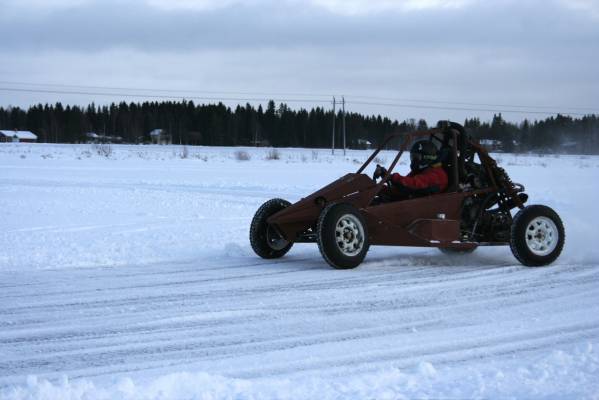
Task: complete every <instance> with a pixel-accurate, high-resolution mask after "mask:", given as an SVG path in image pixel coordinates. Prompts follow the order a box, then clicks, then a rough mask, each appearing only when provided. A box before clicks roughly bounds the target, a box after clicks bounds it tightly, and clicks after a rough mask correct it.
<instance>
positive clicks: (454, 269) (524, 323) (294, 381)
mask: <svg viewBox="0 0 599 400" xmlns="http://www.w3.org/2000/svg"><path fill="white" fill-rule="evenodd" d="M99 150H100V151H99ZM187 150H188V154H187V158H182V155H184V151H183V148H182V147H180V146H162V147H160V146H125V145H123V146H115V145H113V146H112V147H111V154H109V156H108V157H105V156H102V155H100V154H99V152H101V149H99V148H97V147H94V146H92V145H48V144H0V228H1V231H0V398H1V399H221V398H235V399H237V398H241V399H246V398H247V399H252V398H254V399H271V398H272V399H334V398H356V399H362V398H372V399H374V398H376V399H396V398H399V399H403V398H405V399H412V398H452V399H455V398H502V399H503V398H527V399H530V398H553V399H563V398H576V399H578V398H589V399H599V237H598V236H597V217H598V212H597V202H598V201H599V187H598V182H599V158H598V157H583V156H559V157H557V156H545V157H540V156H535V155H530V156H514V155H506V154H502V155H497V157H498V158H499V159H500V160H501V164H502V165H503V166H504V167H506V169H507V170H508V172H509V173H510V175H511V176H512V178H513V180H514V181H515V182H520V183H523V184H524V185H525V186H526V188H527V192H528V193H529V194H530V197H531V199H530V201H529V203H530V204H535V203H536V204H547V205H549V206H551V207H553V208H554V209H555V210H556V211H557V212H558V213H559V214H560V215H561V217H562V219H563V221H564V224H565V227H566V234H567V237H566V246H565V249H564V253H563V254H562V256H561V257H560V258H559V259H558V260H557V261H556V262H555V263H554V264H552V265H551V266H548V267H542V268H527V267H523V266H521V265H519V264H518V263H517V261H516V260H515V259H514V258H513V256H512V254H511V253H510V250H509V248H507V247H505V248H504V247H501V248H482V249H478V250H477V251H476V252H475V253H474V254H471V255H467V256H456V257H448V256H445V255H443V254H442V253H441V252H439V251H438V250H436V249H418V248H400V247H371V250H370V252H369V254H368V255H367V257H366V260H365V262H364V263H363V264H362V265H361V266H360V267H359V268H357V269H353V270H343V271H341V270H334V269H332V268H330V267H329V266H328V265H327V264H326V263H325V262H324V261H323V259H322V258H321V256H320V253H319V252H318V249H317V246H315V245H310V244H304V245H296V246H294V248H292V249H291V251H290V252H289V253H288V254H287V256H285V257H283V258H282V259H279V260H271V261H266V260H262V259H260V258H258V257H257V256H256V255H254V254H253V252H252V250H251V248H250V246H249V240H248V229H249V224H250V221H251V218H252V216H253V214H254V212H255V210H256V209H257V208H258V206H259V205H260V204H261V203H263V202H264V201H266V200H268V199H269V198H272V197H282V198H286V199H288V200H290V201H292V202H293V201H297V200H299V199H300V198H301V197H302V196H305V195H307V194H309V193H311V192H312V191H314V190H316V189H317V188H319V187H321V186H323V185H324V184H326V183H328V182H330V181H332V180H333V179H335V178H337V177H339V176H341V175H343V174H345V173H346V172H349V171H355V170H356V169H357V168H358V165H359V164H358V163H360V162H362V161H363V160H365V159H366V157H367V156H368V154H369V153H368V152H364V151H349V152H348V154H347V156H346V157H343V156H342V155H341V154H340V152H339V151H338V152H337V153H336V155H335V156H331V155H330V150H324V149H322V150H317V151H312V150H302V149H281V150H279V153H280V159H278V160H268V159H267V158H268V157H267V155H268V152H269V150H268V149H249V148H206V147H189V148H188V149H187ZM237 152H246V153H247V155H249V157H250V158H251V159H250V160H248V161H239V160H237V158H243V157H238V156H236V153H237ZM382 157H383V158H386V161H387V162H389V161H390V160H391V157H392V155H391V154H390V153H386V154H384V155H383V156H382ZM401 169H402V170H403V171H405V169H406V165H405V164H404V165H402V166H401ZM370 172H371V171H370Z"/></svg>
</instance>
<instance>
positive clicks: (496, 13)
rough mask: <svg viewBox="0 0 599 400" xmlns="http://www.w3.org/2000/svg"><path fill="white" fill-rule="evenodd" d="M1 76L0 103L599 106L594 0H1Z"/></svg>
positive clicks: (473, 111) (415, 108)
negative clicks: (338, 101) (174, 99)
mask: <svg viewBox="0 0 599 400" xmlns="http://www.w3.org/2000/svg"><path fill="white" fill-rule="evenodd" d="M0 81H1V83H0V105H2V106H8V105H17V106H28V105H30V104H33V103H38V102H43V103H45V102H55V101H61V102H62V103H66V104H80V105H84V104H87V103H89V102H91V101H94V102H96V103H99V104H102V103H107V102H110V101H122V100H125V101H142V100H144V99H149V98H152V97H151V96H162V97H154V98H157V99H166V98H167V97H169V96H178V97H186V98H188V99H193V100H194V101H195V102H199V103H201V102H209V101H214V100H210V99H211V98H214V99H224V100H226V101H225V103H227V104H229V105H234V104H237V103H239V102H241V103H245V102H246V101H245V99H252V100H251V101H250V102H251V103H255V104H256V103H258V102H259V101H261V99H265V98H274V99H276V100H286V101H289V104H290V105H291V106H292V107H293V108H298V107H312V106H316V105H320V106H325V107H330V104H329V103H330V99H331V97H332V96H333V95H337V96H341V95H345V97H346V100H347V109H348V110H350V111H358V112H364V113H375V114H383V115H387V116H389V117H392V118H397V119H400V120H403V119H406V118H425V119H427V120H428V121H429V122H435V121H436V120H438V119H448V118H449V119H454V120H458V121H462V120H463V119H464V117H467V116H480V117H481V118H482V119H489V118H490V117H491V116H492V113H493V111H501V110H503V111H504V116H505V117H506V118H507V119H510V120H514V121H519V120H521V119H523V118H524V117H528V118H532V119H535V118H544V117H545V116H546V115H544V114H542V113H544V112H562V113H591V112H595V113H599V0H494V1H490V0H487V1H475V0H421V1H416V0H396V1H392V0H380V1H376V0H370V1H368V0H305V1H300V0H279V1H270V0H246V1H237V0H220V1H213V0H170V1H168V0H130V1H120V0H100V1H96V0H46V1H44V0H0ZM31 84H33V85H31ZM48 84H52V85H56V86H41V85H48ZM69 85H70V86H69ZM81 86H85V87H81ZM7 89H12V90H7ZM141 89H146V90H141ZM167 90H168V91H167ZM44 91H45V92H44ZM50 92H61V93H50ZM75 92H76V93H75ZM100 92H101V93H108V94H109V95H100V94H98V93H100ZM125 95H128V96H125ZM137 96H138V97H137ZM141 96H148V97H141ZM237 99H239V100H237ZM295 100H297V101H295ZM365 103H377V104H365ZM522 106H526V107H522ZM483 110H484V111H483ZM517 110H522V112H518V113H514V112H509V111H517ZM533 111H536V112H541V114H538V113H535V112H533Z"/></svg>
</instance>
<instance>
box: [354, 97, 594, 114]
mask: <svg viewBox="0 0 599 400" xmlns="http://www.w3.org/2000/svg"><path fill="white" fill-rule="evenodd" d="M351 97H352V98H356V99H373V100H388V101H407V102H414V103H435V104H457V105H464V106H481V107H512V108H538V109H543V108H548V109H562V110H588V111H597V107H562V106H539V105H535V106H532V105H522V104H520V105H518V104H490V103H468V102H460V101H442V100H423V99H420V100H419V99H406V98H394V97H376V96H362V95H351Z"/></svg>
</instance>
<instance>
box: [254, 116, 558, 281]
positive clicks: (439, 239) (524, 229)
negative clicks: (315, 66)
mask: <svg viewBox="0 0 599 400" xmlns="http://www.w3.org/2000/svg"><path fill="white" fill-rule="evenodd" d="M397 138H399V139H401V140H402V144H401V146H400V149H399V151H398V153H397V155H396V156H395V158H394V159H393V161H392V162H391V164H390V166H389V169H388V170H387V171H386V174H385V176H383V177H382V179H380V181H378V182H377V181H376V180H375V179H373V178H371V177H369V176H368V175H366V174H364V170H365V169H366V168H367V167H368V166H369V165H370V163H372V161H373V160H374V159H375V157H376V156H377V154H378V153H379V152H380V151H381V150H382V149H383V148H385V146H386V145H387V144H388V143H389V142H390V141H391V140H393V139H397ZM423 138H425V139H428V140H431V141H432V142H433V143H434V144H435V145H436V146H437V148H438V149H439V154H440V157H439V161H440V162H441V163H442V165H443V168H444V169H445V171H446V172H447V175H448V177H449V186H448V188H447V190H445V191H444V192H442V193H436V194H428V193H414V194H413V196H409V197H408V198H406V199H403V200H395V201H393V200H391V199H388V198H386V197H385V196H384V192H385V191H384V190H383V185H391V182H390V176H391V174H392V172H393V169H394V168H395V166H396V165H397V163H398V161H399V159H400V157H401V156H402V154H403V153H404V151H405V149H406V148H407V146H408V145H409V144H410V143H411V142H413V141H414V140H415V139H423ZM527 198H528V196H527V195H526V194H525V193H524V187H523V186H522V185H519V184H515V183H513V182H512V181H511V180H510V179H509V176H508V175H507V173H506V172H505V171H504V170H503V169H502V168H500V167H499V166H497V163H496V162H495V160H493V158H492V157H491V156H490V155H489V154H488V153H487V151H486V150H485V149H484V148H483V147H481V146H480V145H479V144H478V143H477V142H476V141H474V140H471V139H469V138H468V137H467V135H466V133H465V131H464V129H463V128H462V126H461V125H459V124H456V123H445V124H440V127H439V128H436V129H431V130H428V131H421V132H414V133H410V134H392V135H389V136H388V137H387V138H386V139H385V140H384V141H383V142H382V143H381V144H380V145H379V147H378V148H377V149H376V150H375V151H374V152H373V154H372V155H371V156H370V157H369V158H368V159H367V160H366V162H365V163H364V164H363V165H362V166H361V167H360V169H358V171H357V172H356V173H349V174H347V175H345V176H342V177H341V178H339V179H337V180H336V181H334V182H332V183H330V184H329V185H327V186H325V187H323V188H322V189H320V190H318V191H316V192H314V193H312V194H310V195H309V196H307V197H305V198H303V199H301V200H299V201H298V202H296V203H295V204H289V203H288V202H287V201H285V200H282V199H272V200H269V201H267V202H266V203H264V204H263V205H262V206H261V207H260V208H259V209H258V211H257V212H256V214H255V216H254V218H253V220H252V224H251V227H250V243H251V245H252V248H253V249H254V251H255V252H256V253H257V254H258V255H259V256H261V257H263V258H278V257H281V256H283V255H284V254H285V253H286V252H287V251H288V250H289V249H290V248H291V246H292V245H293V243H295V242H314V243H317V244H318V247H319V249H320V251H321V253H322V255H323V257H324V259H325V260H326V261H327V262H328V263H329V264H330V265H331V266H333V267H335V268H339V269H345V268H353V267H356V266H358V265H359V264H360V263H361V262H362V260H363V259H364V257H365V255H366V253H367V251H368V248H369V246H370V245H387V246H419V247H438V248H440V249H441V250H443V251H444V252H452V253H455V252H460V253H466V252H471V251H473V250H475V249H476V248H477V247H478V246H510V247H511V250H512V252H513V253H514V255H515V257H516V258H517V259H518V260H519V261H520V262H521V263H522V264H524V265H530V266H539V265H546V264H549V263H551V262H553V261H554V260H555V259H556V258H557V257H558V256H559V254H560V252H561V250H562V247H563V245H564V236H565V235H564V228H563V224H562V222H561V220H560V218H559V216H558V215H557V214H556V213H555V212H554V211H553V210H551V209H550V208H549V207H546V206H541V205H533V206H528V207H525V206H524V203H525V202H526V200H527ZM515 208H518V209H519V211H518V212H517V213H516V215H515V216H512V212H511V210H512V209H515Z"/></svg>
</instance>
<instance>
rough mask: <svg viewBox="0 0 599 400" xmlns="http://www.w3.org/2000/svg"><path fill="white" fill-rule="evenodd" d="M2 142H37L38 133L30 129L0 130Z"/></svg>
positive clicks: (0, 140)
mask: <svg viewBox="0 0 599 400" xmlns="http://www.w3.org/2000/svg"><path fill="white" fill-rule="evenodd" d="M0 142H26V143H34V142H37V135H36V134H35V133H33V132H29V131H17V130H14V131H2V130H0Z"/></svg>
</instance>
